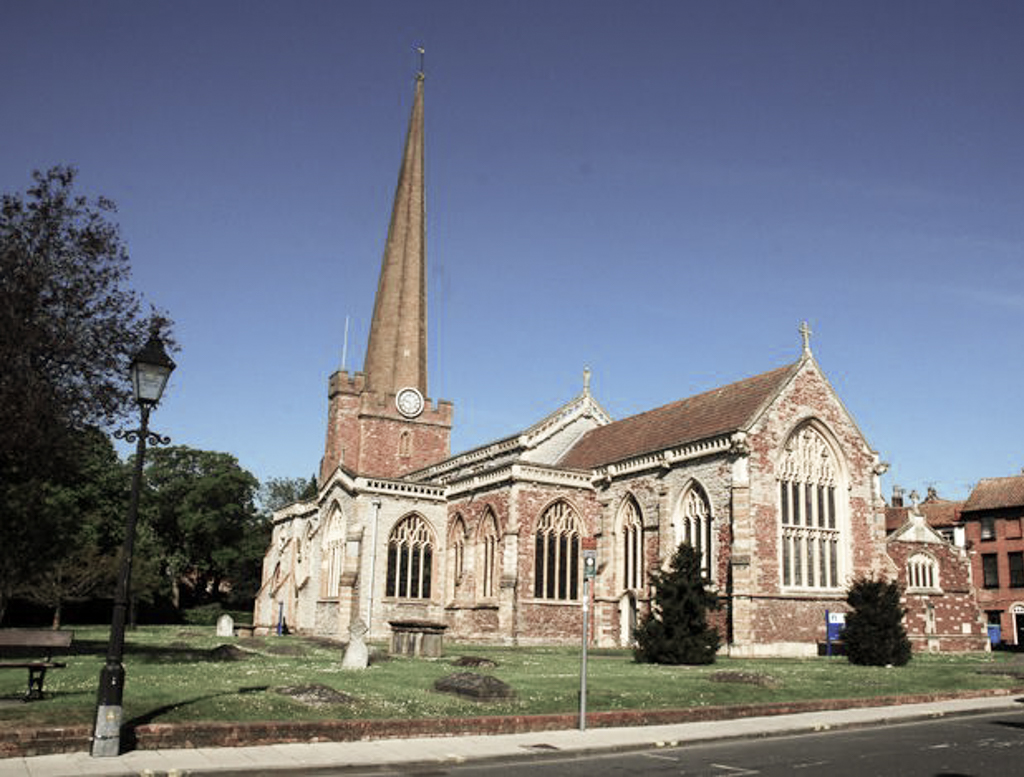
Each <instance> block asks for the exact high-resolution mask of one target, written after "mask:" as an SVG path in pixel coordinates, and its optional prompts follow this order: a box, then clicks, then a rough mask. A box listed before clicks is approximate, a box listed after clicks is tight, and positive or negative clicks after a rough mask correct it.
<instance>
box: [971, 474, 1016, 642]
mask: <svg viewBox="0 0 1024 777" xmlns="http://www.w3.org/2000/svg"><path fill="white" fill-rule="evenodd" d="M1022 519H1024V474H1022V475H1015V476H1013V477H1004V478H985V479H983V480H981V481H979V482H978V484H977V485H976V486H975V487H974V490H972V491H971V495H970V496H969V497H968V498H967V501H966V502H965V503H964V505H963V508H962V509H961V511H960V520H961V522H962V524H963V527H964V532H965V534H966V538H967V546H968V547H969V548H970V550H971V558H972V562H973V565H974V580H975V585H976V586H977V591H978V606H979V607H980V608H981V610H982V611H983V612H984V613H985V617H986V621H987V622H988V623H989V624H991V625H993V626H998V627H999V634H998V637H999V640H1000V641H1002V642H1004V643H1006V644H1009V645H1024V536H1022V534H1021V521H1022Z"/></svg>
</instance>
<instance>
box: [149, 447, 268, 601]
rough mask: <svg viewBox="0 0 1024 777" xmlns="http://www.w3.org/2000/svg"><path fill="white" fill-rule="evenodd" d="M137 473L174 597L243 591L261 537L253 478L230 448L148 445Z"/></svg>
mask: <svg viewBox="0 0 1024 777" xmlns="http://www.w3.org/2000/svg"><path fill="white" fill-rule="evenodd" d="M145 477H146V484H147V489H148V491H149V500H148V501H149V505H150V510H149V515H148V520H149V522H150V525H151V527H152V530H153V533H154V535H155V537H156V541H157V542H158V543H159V546H160V548H161V549H162V562H163V565H164V572H165V574H166V575H167V578H168V580H169V582H170V584H171V593H172V601H173V602H174V605H175V606H176V607H182V606H184V605H187V604H205V603H209V602H212V601H221V600H222V599H224V598H225V596H226V591H227V590H230V591H231V592H232V594H233V597H232V598H235V599H237V598H245V597H246V596H251V595H252V593H254V590H250V589H253V586H254V584H255V581H257V580H258V578H259V566H260V561H261V560H262V558H263V553H264V551H265V550H266V543H267V532H266V527H265V521H264V520H263V519H262V518H261V517H260V515H259V514H258V513H257V511H256V507H255V496H256V491H257V488H258V487H259V482H258V481H257V480H256V478H255V477H254V476H253V475H252V474H250V473H249V472H247V471H246V470H244V469H243V468H242V467H241V466H240V465H239V464H238V461H237V459H235V457H234V456H232V455H230V454H227V453H217V452H213V451H202V450H196V449H194V448H189V447H187V446H183V445H179V446H173V447H170V448H155V449H152V450H151V451H150V452H149V453H148V454H147V457H146V469H145Z"/></svg>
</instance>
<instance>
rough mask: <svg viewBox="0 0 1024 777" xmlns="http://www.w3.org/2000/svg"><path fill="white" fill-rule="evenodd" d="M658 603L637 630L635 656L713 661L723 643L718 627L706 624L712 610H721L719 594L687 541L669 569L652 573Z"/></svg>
mask: <svg viewBox="0 0 1024 777" xmlns="http://www.w3.org/2000/svg"><path fill="white" fill-rule="evenodd" d="M651 584H652V585H653V586H654V588H655V592H654V606H653V608H652V611H651V613H650V614H649V615H647V616H646V617H645V618H644V619H643V621H642V622H641V623H640V625H639V626H638V627H637V628H636V631H635V632H634V634H633V636H634V637H635V638H636V646H635V647H634V649H633V657H634V658H635V660H637V661H639V662H642V663H651V664H712V663H714V661H715V653H716V652H717V650H718V646H719V644H720V643H721V637H720V636H719V634H718V630H717V629H715V628H714V627H713V626H709V625H708V620H707V613H708V610H717V609H718V607H719V602H718V597H716V596H715V595H714V594H712V593H710V592H709V591H708V590H707V588H706V587H705V584H706V581H705V580H704V578H703V576H702V575H701V571H700V554H699V553H698V552H697V551H696V550H694V549H693V548H692V547H690V546H689V545H688V544H686V543H683V544H682V545H680V546H679V549H678V550H676V552H675V555H673V556H672V561H671V563H670V564H669V569H668V570H664V571H663V570H658V571H656V572H653V573H652V574H651Z"/></svg>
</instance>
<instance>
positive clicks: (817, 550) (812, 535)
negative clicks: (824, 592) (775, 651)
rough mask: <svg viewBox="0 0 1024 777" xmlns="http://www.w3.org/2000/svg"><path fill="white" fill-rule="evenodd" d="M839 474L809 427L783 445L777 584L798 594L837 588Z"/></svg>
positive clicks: (826, 447)
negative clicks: (800, 590)
mask: <svg viewBox="0 0 1024 777" xmlns="http://www.w3.org/2000/svg"><path fill="white" fill-rule="evenodd" d="M838 481H839V471H838V465H837V463H836V460H835V454H834V453H833V451H832V448H831V447H830V446H829V444H828V443H827V442H826V441H825V438H824V437H822V435H821V434H820V433H819V432H818V431H816V430H815V429H814V428H813V427H811V426H804V427H803V428H801V429H800V430H799V431H798V432H796V434H794V435H793V436H792V437H791V438H790V441H789V443H788V444H787V445H786V449H785V455H784V456H783V459H782V462H781V467H780V477H779V515H780V518H781V524H782V537H781V547H782V554H781V564H782V584H783V585H784V586H792V587H799V588H837V587H838V586H839V585H841V578H840V574H841V572H842V569H841V566H840V565H841V560H842V554H841V542H842V541H843V537H842V528H841V527H842V521H841V516H840V514H839V509H840V507H841V505H840V503H839V501H838V498H837V494H839V493H841V491H840V489H839V482H838Z"/></svg>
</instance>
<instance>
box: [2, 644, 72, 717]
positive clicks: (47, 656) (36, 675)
mask: <svg viewBox="0 0 1024 777" xmlns="http://www.w3.org/2000/svg"><path fill="white" fill-rule="evenodd" d="M74 636H75V633H74V632H73V631H55V630H53V629H0V654H3V655H4V656H8V655H10V656H17V657H19V658H21V659H22V660H3V661H0V669H27V670H28V693H26V694H25V701H31V700H32V699H41V698H43V680H45V679H46V670H47V669H63V668H64V667H66V666H67V664H66V663H64V662H63V661H54V660H53V659H52V656H53V653H54V651H56V650H58V649H60V648H68V647H70V646H71V640H72V639H73V638H74Z"/></svg>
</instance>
